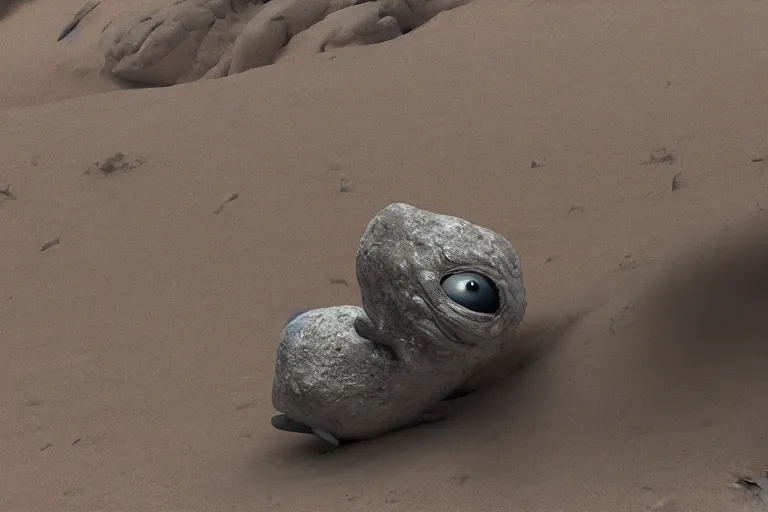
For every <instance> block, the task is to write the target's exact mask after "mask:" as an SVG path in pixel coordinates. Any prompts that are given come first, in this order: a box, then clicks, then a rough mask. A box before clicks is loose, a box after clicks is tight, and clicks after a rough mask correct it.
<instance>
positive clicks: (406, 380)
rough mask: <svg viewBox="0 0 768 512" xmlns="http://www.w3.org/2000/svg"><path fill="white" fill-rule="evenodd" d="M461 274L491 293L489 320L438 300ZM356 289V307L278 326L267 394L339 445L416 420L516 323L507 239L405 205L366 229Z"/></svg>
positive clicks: (516, 283)
mask: <svg viewBox="0 0 768 512" xmlns="http://www.w3.org/2000/svg"><path fill="white" fill-rule="evenodd" d="M463 271H468V272H477V273H479V274H482V275H484V276H486V277H487V278H489V279H491V280H492V281H493V282H494V283H495V285H496V287H497V288H498V291H499V295H500V306H499V310H498V311H497V312H496V313H495V314H486V313H477V312H474V311H470V310H468V309H466V308H464V307H462V306H460V305H458V304H456V303H455V302H453V301H452V300H451V299H449V298H448V296H447V295H446V294H445V293H444V292H443V289H442V287H441V285H440V281H441V278H442V277H443V276H444V275H446V274H450V273H455V272H463ZM357 279H358V282H359V284H360V289H361V296H362V305H363V307H362V308H359V307H355V306H336V307H329V308H324V309H315V310H312V311H309V312H306V313H304V314H302V315H301V316H299V317H298V318H297V319H295V320H294V321H292V322H290V323H289V324H288V325H287V326H286V327H285V329H284V330H283V332H282V335H281V340H280V344H279V346H278V350H277V361H276V368H275V378H274V384H273V389H272V403H273V405H274V407H275V409H277V410H278V411H280V412H282V413H284V414H286V416H288V417H289V418H291V419H293V420H295V421H297V422H299V423H302V424H305V425H309V426H311V427H314V428H319V429H323V430H325V431H326V432H329V433H331V434H333V435H334V436H336V437H337V438H339V439H365V438H370V437H374V436H377V435H381V434H384V433H387V432H390V431H392V430H395V429H397V428H401V427H403V426H407V425H409V424H412V423H414V422H416V421H417V420H418V418H419V417H420V416H421V415H422V414H423V413H424V412H425V411H427V409H429V407H431V406H433V405H435V404H436V403H437V402H439V401H440V400H441V399H443V398H444V397H446V396H447V395H448V394H450V393H451V392H452V391H454V390H456V389H457V388H459V387H460V386H461V384H462V383H464V382H465V381H466V380H467V379H468V378H469V377H471V376H473V375H475V374H476V373H477V372H479V371H482V369H483V368H484V367H485V366H486V365H488V364H489V363H490V362H491V361H492V360H493V359H494V358H495V357H496V356H497V355H499V354H500V353H501V352H502V350H503V348H504V346H505V345H506V344H508V343H510V342H511V341H512V340H513V338H514V333H515V330H516V328H517V326H518V325H519V324H520V322H521V321H522V319H523V315H524V313H525V307H526V301H525V291H524V288H523V283H522V272H521V268H520V261H519V259H518V256H517V254H516V252H515V250H514V249H513V248H512V246H511V245H510V243H509V242H508V241H507V240H506V239H505V238H503V237H502V236H501V235H498V234H497V233H494V232H492V231H490V230H487V229H485V228H482V227H479V226H476V225H474V224H471V223H469V222H467V221H465V220H462V219H459V218H456V217H451V216H447V215H439V214H435V213H430V212H427V211H424V210H420V209H418V208H415V207H413V206H409V205H406V204H402V203H396V204H392V205H390V206H388V207H387V208H385V209H384V210H382V211H381V212H379V214H377V215H376V217H374V219H373V220H372V221H371V222H370V224H369V225H368V228H367V229H366V231H365V233H364V235H363V237H362V240H361V243H360V246H359V247H358V251H357Z"/></svg>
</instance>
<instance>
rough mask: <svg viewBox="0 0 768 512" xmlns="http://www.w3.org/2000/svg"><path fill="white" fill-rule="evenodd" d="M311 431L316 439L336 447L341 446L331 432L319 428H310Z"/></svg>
mask: <svg viewBox="0 0 768 512" xmlns="http://www.w3.org/2000/svg"><path fill="white" fill-rule="evenodd" d="M311 432H312V433H313V434H315V436H317V438H318V439H320V440H321V441H325V442H326V443H328V444H330V445H333V446H335V447H336V448H338V447H339V446H341V441H339V440H338V439H336V437H335V436H334V435H333V434H330V433H328V432H326V431H325V430H322V429H319V428H313V429H311Z"/></svg>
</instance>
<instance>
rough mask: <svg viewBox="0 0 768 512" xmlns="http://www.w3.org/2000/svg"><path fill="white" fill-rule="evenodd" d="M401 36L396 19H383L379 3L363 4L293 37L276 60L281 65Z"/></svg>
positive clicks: (335, 14)
mask: <svg viewBox="0 0 768 512" xmlns="http://www.w3.org/2000/svg"><path fill="white" fill-rule="evenodd" d="M400 35H402V31H401V30H400V26H399V25H398V23H397V20H395V18H393V17H392V16H382V13H381V6H380V5H379V4H378V3H375V2H366V3H363V4H359V5H353V6H351V7H347V8H346V9H342V10H340V11H336V12H334V13H332V14H329V15H328V16H327V17H325V18H324V19H323V20H322V21H320V22H318V23H316V24H315V25H312V26H311V27H310V28H308V29H307V30H305V31H303V32H300V33H299V34H297V35H295V36H294V37H292V38H291V40H290V41H288V44H287V45H286V46H285V48H283V49H282V51H281V52H280V55H279V56H278V59H279V61H280V62H283V61H287V60H291V59H295V58H297V57H305V56H307V55H313V54H318V53H323V52H325V51H328V50H332V49H334V48H342V47H345V46H358V45H366V44H376V43H381V42H384V41H388V40H390V39H394V38H396V37H398V36H400Z"/></svg>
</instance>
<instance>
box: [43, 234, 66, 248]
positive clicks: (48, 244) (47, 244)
mask: <svg viewBox="0 0 768 512" xmlns="http://www.w3.org/2000/svg"><path fill="white" fill-rule="evenodd" d="M59 243H61V238H60V237H58V236H57V237H56V238H54V239H53V240H51V241H50V242H45V243H44V244H43V246H42V247H41V248H40V250H41V251H47V250H48V249H50V248H51V247H53V246H54V245H59Z"/></svg>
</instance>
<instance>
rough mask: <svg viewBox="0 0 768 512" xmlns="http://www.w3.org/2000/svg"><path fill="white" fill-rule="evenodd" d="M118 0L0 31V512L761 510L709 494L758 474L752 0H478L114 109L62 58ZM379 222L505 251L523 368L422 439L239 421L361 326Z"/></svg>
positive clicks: (79, 49) (28, 10) (760, 175)
mask: <svg viewBox="0 0 768 512" xmlns="http://www.w3.org/2000/svg"><path fill="white" fill-rule="evenodd" d="M126 3H128V2H104V3H103V5H102V6H100V7H99V8H98V9H96V10H95V11H94V12H93V13H92V14H91V15H89V17H88V18H86V20H85V21H84V22H83V25H82V26H81V27H79V28H78V29H77V32H76V34H75V36H74V37H73V39H71V40H70V41H69V42H67V40H65V41H62V42H61V43H58V44H57V43H56V37H57V35H58V32H59V30H60V29H61V27H62V26H63V25H64V24H65V23H66V22H67V21H68V20H69V17H70V16H71V15H72V14H73V13H74V12H75V11H76V10H77V9H78V8H79V7H80V2H74V1H72V2H70V1H69V0H67V1H60V2H53V0H34V1H31V2H27V3H23V4H20V5H19V6H18V7H17V8H16V9H15V10H13V11H12V12H9V13H8V14H6V16H5V18H4V19H2V21H0V45H2V47H3V48H5V49H6V51H4V52H3V55H2V57H0V65H2V69H3V73H2V75H1V76H0V107H2V109H3V110H2V111H0V189H2V190H7V193H5V194H1V195H0V221H1V222H2V227H3V230H2V237H0V240H1V244H2V265H0V282H2V296H0V318H2V344H1V345H0V347H2V350H0V353H1V354H2V369H1V370H0V389H2V390H3V393H2V395H0V397H1V398H0V405H1V408H0V411H2V412H0V466H1V467H2V468H4V469H5V471H4V478H3V481H2V484H0V509H3V510H65V509H66V510H97V509H98V510H116V509H121V510H159V509H166V510H182V509H184V510H221V509H225V508H228V509H231V510H282V511H294V510H295V511H325V510H350V511H354V510H358V511H378V510H382V511H384V510H386V511H415V510H419V511H441V512H445V511H456V512H459V511H461V512H464V511H488V512H492V511H509V510H521V511H548V512H555V511H564V510H568V511H597V510H606V511H612V510H669V511H672V510H676V511H706V510H713V511H723V510H736V511H739V510H752V511H757V510H765V509H766V507H768V506H766V505H761V503H762V502H761V501H760V499H759V496H752V495H751V494H750V493H749V492H748V491H746V490H740V489H734V488H732V487H731V484H732V483H733V482H734V481H735V480H736V478H738V477H742V476H749V477H751V478H758V477H759V476H760V474H761V472H762V471H763V470H764V469H765V468H766V466H768V442H767V440H766V432H768V407H767V403H766V393H765V390H766V389H767V388H768V387H767V386H766V384H767V383H768V374H767V373H766V362H767V361H768V348H766V344H765V334H764V333H765V332H766V329H765V327H766V325H765V322H766V320H765V311H766V307H768V300H767V299H768V291H767V290H768V283H766V268H768V267H766V261H768V249H766V238H765V236H766V235H765V233H766V232H768V231H766V229H765V228H766V224H765V223H766V220H765V219H766V217H765V215H766V213H765V208H768V167H767V166H766V161H763V159H768V145H767V144H766V140H767V138H768V118H766V116H765V104H766V102H767V101H768V92H766V91H768V65H766V64H767V63H768V54H767V53H766V48H768V32H766V31H765V30H764V20H765V19H766V16H768V5H766V4H764V3H761V2H751V1H746V0H736V1H732V2H715V1H702V2H688V1H682V0H680V1H677V0H675V1H656V0H650V1H644V2H634V1H632V2H615V1H598V0H586V1H583V2H576V1H535V2H510V1H502V0H475V1H474V2H473V3H472V4H470V5H468V6H465V7H462V8H459V9H456V10H454V11H451V12H447V13H443V14H440V15H439V16H438V17H437V18H435V19H434V20H432V21H431V22H429V23H428V24H426V25H425V26H424V27H421V28H419V29H418V30H415V31H413V32H412V33H409V34H407V35H405V36H403V37H400V38H398V39H395V40H393V41H389V42H386V43H381V44H378V45H373V46H367V47H358V48H349V49H343V50H335V51H333V52H330V53H328V54H322V55H319V56H314V57H311V58H307V59H296V60H295V61H291V62H286V63H278V64H276V65H273V66H268V67H265V68H261V69H257V70H252V71H249V72H245V73H242V74H239V75H235V76H231V77H227V78H223V79H217V80H210V81H204V82H196V83H191V84H186V85H183V86H176V87H171V88H164V89H151V90H150V89H148V90H119V87H118V86H117V85H116V84H113V83H110V82H108V81H106V80H105V79H104V78H103V77H101V76H100V75H99V72H98V68H99V61H98V54H97V53H96V52H94V51H93V44H95V42H96V41H97V40H98V32H99V31H100V30H101V29H102V28H103V26H104V25H105V24H106V23H107V22H108V21H109V19H110V17H111V16H112V15H114V13H116V12H118V11H119V10H120V9H122V8H125V7H126V5H125V4H126ZM44 14H45V15H44ZM67 98H68V99H67ZM116 153H121V154H122V155H123V156H122V158H118V159H116V160H115V163H116V169H117V171H116V172H112V173H110V174H108V175H105V174H104V173H103V172H100V171H99V170H98V166H97V165H95V162H100V163H101V164H102V165H103V164H104V162H105V161H106V160H107V159H108V158H110V157H112V156H114V155H115V154H116ZM121 162H122V163H125V164H126V166H125V167H124V168H123V167H122V164H121ZM532 162H536V165H535V166H534V165H532ZM86 171H88V172H86ZM673 181H674V183H675V186H674V187H673ZM342 183H343V184H344V186H343V187H342V186H341V185H342ZM342 188H343V191H342ZM673 188H674V190H673ZM234 194H237V197H236V198H235V199H233V200H231V201H229V202H227V200H228V199H229V198H231V197H232V196H233V195H234ZM395 201H403V202H409V203H412V204H415V205H417V206H420V207H422V208H426V209H430V210H433V211H437V212H440V213H447V214H451V215H457V216H460V217H462V218H466V219H467V220H470V221H472V222H474V223H476V224H479V225H482V226H486V227H488V228H491V229H494V230H496V231H498V232H499V233H501V234H503V235H504V236H506V237H508V238H509V240H510V241H511V242H512V243H513V245H514V246H515V248H516V250H517V251H518V252H519V254H520V256H521V259H522V265H523V272H524V280H525V284H526V289H527V293H528V301H529V308H528V311H527V313H526V319H525V320H524V322H523V326H522V328H521V332H520V335H519V341H520V351H519V353H516V354H511V356H510V358H509V359H508V360H507V361H505V363H506V364H505V365H504V366H502V367H501V368H500V369H499V373H498V375H495V376H494V377H497V376H501V377H504V378H503V380H502V381H501V382H496V383H495V384H494V385H490V386H488V387H486V388H484V389H482V390H481V391H478V392H477V393H475V394H473V395H470V396H468V397H466V398H463V399H460V400H457V401H455V402H451V403H449V404H446V406H445V407H446V411H447V412H448V413H449V416H450V417H449V420H448V421H446V422H443V423H439V424H434V425H429V426H425V427H422V428H417V429H412V430H407V431H403V432H399V433H396V434H392V435H389V436H385V437H382V438H379V439H375V440H372V441H368V442H363V443H358V444H355V445H352V446H350V447H347V448H344V449H342V450H339V451H337V452H331V453H324V454H322V455H320V454H321V453H323V452H325V447H324V446H323V445H322V443H320V442H319V441H317V440H314V439H311V438H309V437H301V436H293V435H289V434H286V433H283V432H278V431H276V430H274V429H273V428H272V427H271V426H270V424H269V417H270V415H271V414H272V412H273V410H272V407H271V403H270V392H271V382H272V371H273V365H274V349H275V347H276V344H277V340H278V334H279V332H280V330H281V328H282V327H283V323H284V321H285V319H286V318H287V317H288V316H289V315H290V314H291V313H292V312H293V311H295V310H297V309H302V308H313V307H321V306H326V305H334V304H359V297H358V293H357V288H356V284H355V276H354V254H355V249H356V247H357V244H358V242H359V238H360V235H361V234H362V231H363V229H364V227H365V225H366V224H367V222H368V221H369V220H370V218H371V217H372V216H373V215H375V213H376V212H377V211H378V210H380V209H381V208H383V207H384V206H386V205H387V204H389V203H391V202H395ZM222 205H223V207H222ZM217 210H218V211H219V213H215V212H216V211H217ZM54 240H58V243H56V244H49V243H50V242H53V241H54ZM44 245H47V249H46V250H44V251H41V248H42V247H43V246H44ZM342 279H343V280H345V281H346V282H347V283H348V286H345V285H344V284H339V283H341V280H342ZM761 507H762V508H761Z"/></svg>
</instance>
